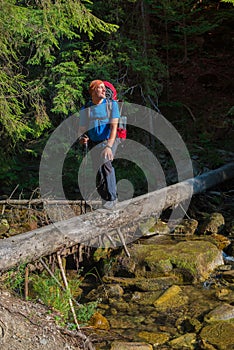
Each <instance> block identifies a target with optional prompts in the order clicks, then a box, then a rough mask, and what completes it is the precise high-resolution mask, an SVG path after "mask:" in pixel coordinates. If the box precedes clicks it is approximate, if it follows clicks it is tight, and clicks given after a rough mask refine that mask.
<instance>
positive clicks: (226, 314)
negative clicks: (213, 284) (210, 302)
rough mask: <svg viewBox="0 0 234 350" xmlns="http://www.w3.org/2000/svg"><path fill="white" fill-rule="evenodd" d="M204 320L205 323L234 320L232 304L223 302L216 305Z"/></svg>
mask: <svg viewBox="0 0 234 350" xmlns="http://www.w3.org/2000/svg"><path fill="white" fill-rule="evenodd" d="M204 320H205V321H206V322H207V323H212V322H217V321H231V320H234V306H232V305H230V304H226V303H223V304H221V305H219V306H217V307H216V308H215V309H214V310H212V311H211V312H209V313H208V314H207V315H206V316H205V317H204Z"/></svg>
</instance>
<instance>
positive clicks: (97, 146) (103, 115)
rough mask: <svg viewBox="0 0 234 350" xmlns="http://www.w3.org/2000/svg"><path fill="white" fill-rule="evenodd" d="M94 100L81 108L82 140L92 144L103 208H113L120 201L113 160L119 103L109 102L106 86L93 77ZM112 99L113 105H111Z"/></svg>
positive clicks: (90, 88)
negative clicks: (118, 199)
mask: <svg viewBox="0 0 234 350" xmlns="http://www.w3.org/2000/svg"><path fill="white" fill-rule="evenodd" d="M89 94H90V96H91V101H89V103H88V104H87V105H86V106H84V107H83V108H82V109H81V111H80V125H79V131H78V132H79V133H78V135H81V136H80V137H79V142H80V144H82V145H86V144H88V149H89V150H92V152H91V158H92V163H93V168H94V170H97V191H98V193H99V194H100V196H101V198H102V204H103V208H105V209H113V208H114V206H115V204H116V202H117V188H116V178H115V170H114V168H113V166H112V161H113V159H114V155H115V152H116V149H117V144H118V140H116V133H117V126H118V120H119V118H120V114H119V108H118V103H117V102H116V101H112V102H108V101H107V99H106V87H105V85H104V82H103V81H102V80H93V81H92V82H91V83H90V85H89ZM110 103H111V109H109V105H108V104H110Z"/></svg>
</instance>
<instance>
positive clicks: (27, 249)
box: [0, 162, 234, 271]
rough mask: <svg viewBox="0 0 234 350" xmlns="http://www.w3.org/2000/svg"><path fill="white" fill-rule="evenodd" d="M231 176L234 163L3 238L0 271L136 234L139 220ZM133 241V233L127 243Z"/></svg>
mask: <svg viewBox="0 0 234 350" xmlns="http://www.w3.org/2000/svg"><path fill="white" fill-rule="evenodd" d="M233 177H234V162H232V163H229V164H227V165H225V166H222V167H221V168H218V169H216V170H212V171H209V172H207V173H204V174H202V175H200V176H197V177H195V178H192V179H188V180H185V181H183V182H180V183H177V184H174V185H171V186H168V187H165V188H162V189H160V190H157V191H154V192H151V193H148V194H145V195H142V196H139V197H136V198H132V199H130V200H127V201H123V202H120V203H118V204H117V207H116V210H114V211H107V210H104V209H101V210H96V211H94V212H90V213H87V214H85V215H80V216H76V217H73V218H71V219H68V220H64V221H59V222H56V223H54V224H51V225H48V226H45V227H42V228H39V229H36V230H33V231H30V232H26V233H23V234H19V235H16V236H13V237H10V238H6V239H4V240H1V241H0V270H1V271H5V270H8V269H10V268H12V267H14V266H16V265H19V264H21V263H25V262H30V261H35V260H37V259H39V258H40V257H42V256H46V255H49V254H52V253H54V252H56V251H59V250H62V249H64V248H68V247H72V246H74V245H76V244H83V245H87V246H88V245H89V246H95V247H98V246H100V245H101V244H102V243H101V242H103V241H100V239H103V237H104V236H105V235H106V237H108V239H109V241H110V242H111V241H112V238H113V237H114V236H115V235H116V232H117V231H118V230H119V229H121V231H122V230H123V232H125V233H126V232H129V231H131V230H132V229H135V231H136V228H137V226H138V225H139V221H142V220H143V219H146V218H147V217H149V216H151V215H154V216H158V217H159V216H160V214H161V212H162V210H164V209H167V208H169V207H173V206H176V205H178V204H179V203H183V202H184V201H190V199H191V197H192V195H193V194H198V193H201V192H203V191H205V190H207V189H208V188H211V187H213V186H215V185H217V184H219V183H222V182H224V181H225V180H229V179H231V178H233ZM134 225H135V226H134ZM135 231H134V232H135ZM138 238H139V237H138ZM136 239H137V237H136V236H134V233H133V236H131V239H130V241H131V242H132V241H134V240H136ZM126 242H127V241H126ZM127 243H128V242H127Z"/></svg>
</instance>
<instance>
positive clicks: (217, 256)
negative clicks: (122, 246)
mask: <svg viewBox="0 0 234 350" xmlns="http://www.w3.org/2000/svg"><path fill="white" fill-rule="evenodd" d="M130 254H131V257H132V259H133V260H134V261H135V263H136V269H135V275H136V277H141V276H145V275H146V273H148V272H149V271H150V272H151V277H160V276H162V275H165V274H170V275H171V274H178V273H179V274H181V273H182V274H184V276H185V278H187V277H186V276H187V275H189V276H190V279H191V281H192V282H197V281H204V280H205V279H207V278H208V277H209V274H210V273H211V272H212V271H213V270H214V269H215V268H216V267H218V266H219V265H222V264H223V257H222V252H221V251H220V250H219V249H218V248H217V247H216V246H215V245H214V244H212V243H211V242H209V241H205V240H204V241H199V242H198V241H194V240H193V241H186V242H179V243H177V244H161V245H157V246H155V245H142V244H139V245H135V246H134V247H133V248H131V249H130ZM153 274H154V276H153Z"/></svg>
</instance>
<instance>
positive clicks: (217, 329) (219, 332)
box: [200, 321, 234, 350]
mask: <svg viewBox="0 0 234 350" xmlns="http://www.w3.org/2000/svg"><path fill="white" fill-rule="evenodd" d="M200 337H201V339H202V341H205V342H208V343H210V344H212V345H214V346H216V347H217V349H219V350H229V349H230V350H231V349H233V344H234V324H233V323H229V322H225V321H220V322H217V323H213V324H211V325H208V326H205V327H204V328H203V329H202V330H201V333H200Z"/></svg>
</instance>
